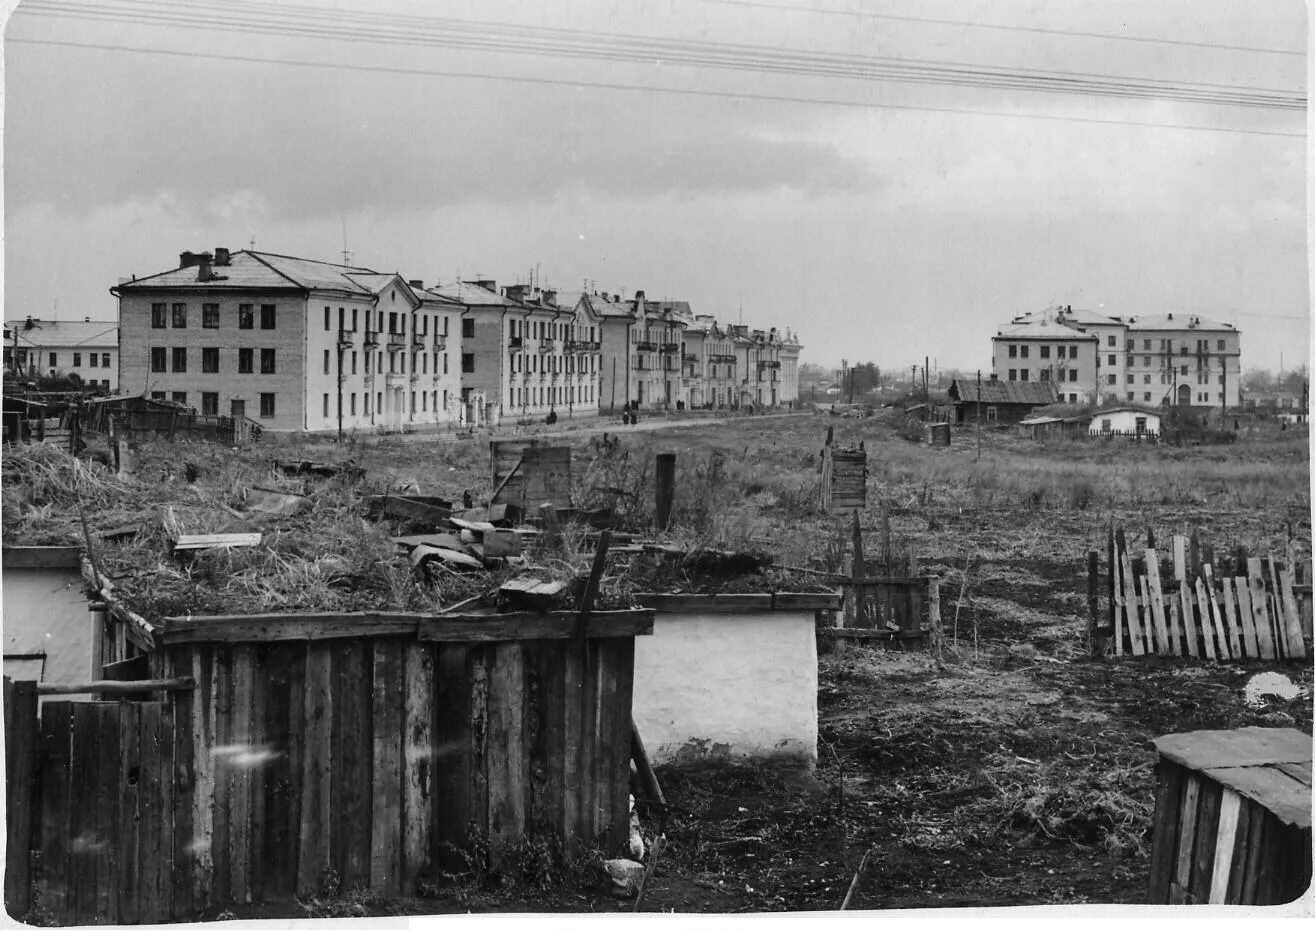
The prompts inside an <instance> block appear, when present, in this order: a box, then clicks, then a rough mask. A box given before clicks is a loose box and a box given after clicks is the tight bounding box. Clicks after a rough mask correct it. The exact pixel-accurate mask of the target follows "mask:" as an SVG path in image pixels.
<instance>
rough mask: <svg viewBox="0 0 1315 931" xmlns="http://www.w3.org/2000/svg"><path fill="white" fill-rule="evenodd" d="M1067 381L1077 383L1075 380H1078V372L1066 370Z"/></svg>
mask: <svg viewBox="0 0 1315 931" xmlns="http://www.w3.org/2000/svg"><path fill="white" fill-rule="evenodd" d="M1068 380H1069V381H1077V380H1078V370H1077V369H1069V370H1068Z"/></svg>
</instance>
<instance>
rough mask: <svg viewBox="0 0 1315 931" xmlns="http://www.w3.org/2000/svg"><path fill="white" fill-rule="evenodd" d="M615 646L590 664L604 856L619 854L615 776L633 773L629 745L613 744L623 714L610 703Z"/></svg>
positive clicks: (597, 812) (597, 813)
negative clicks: (619, 769) (616, 836)
mask: <svg viewBox="0 0 1315 931" xmlns="http://www.w3.org/2000/svg"><path fill="white" fill-rule="evenodd" d="M612 646H613V643H612V642H609V643H599V644H598V646H597V651H596V653H595V660H596V661H595V662H594V663H591V669H590V672H591V674H592V675H593V677H594V682H595V683H596V684H595V686H594V698H593V706H594V707H593V715H594V721H595V725H594V733H593V745H594V767H593V773H592V774H591V775H590V780H591V781H592V782H593V804H594V836H595V837H596V838H597V842H598V844H599V846H600V848H601V849H602V850H603V852H604V855H605V856H609V857H610V856H614V855H617V854H619V852H620V849H619V845H617V846H613V840H614V838H613V833H614V830H613V821H614V818H615V814H616V812H615V802H614V796H613V793H614V791H615V783H616V779H615V773H616V770H617V769H618V768H619V767H624V768H625V772H626V774H627V775H629V773H630V741H629V740H625V741H619V742H615V743H614V742H613V738H614V737H615V736H616V731H617V718H618V716H619V715H621V714H624V709H621V708H618V707H617V706H616V704H615V703H613V702H612V701H610V699H611V696H612V694H613V693H614V692H615V691H616V679H615V666H616V662H615V660H614V658H613V656H612V653H613V651H612Z"/></svg>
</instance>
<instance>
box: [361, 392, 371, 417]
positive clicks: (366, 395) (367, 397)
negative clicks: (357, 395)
mask: <svg viewBox="0 0 1315 931" xmlns="http://www.w3.org/2000/svg"><path fill="white" fill-rule="evenodd" d="M361 397H363V398H365V416H366V417H369V416H370V392H368V391H367V392H365V393H364V394H363V395H361Z"/></svg>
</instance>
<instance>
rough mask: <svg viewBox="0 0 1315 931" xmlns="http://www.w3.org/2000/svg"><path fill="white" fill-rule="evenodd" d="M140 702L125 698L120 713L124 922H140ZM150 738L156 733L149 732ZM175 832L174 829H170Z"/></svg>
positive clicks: (119, 848)
mask: <svg viewBox="0 0 1315 931" xmlns="http://www.w3.org/2000/svg"><path fill="white" fill-rule="evenodd" d="M140 709H141V705H140V704H139V703H135V702H125V703H124V704H123V705H122V706H121V711H120V715H119V746H120V751H121V752H120V753H119V771H118V772H117V773H116V774H115V784H116V785H117V787H118V795H119V799H118V803H119V813H118V826H119V829H118V832H117V837H116V839H115V844H114V847H115V851H114V862H115V865H116V866H117V868H118V875H117V876H116V878H115V883H114V891H115V894H116V895H117V896H118V903H117V906H116V909H117V914H118V921H119V923H121V924H125V925H135V924H138V923H140V922H141V911H140V908H139V906H140V895H139V894H140V891H141V870H140V861H139V858H140V855H141V850H140V847H141V842H142V838H141V823H140V819H141V809H140V806H139V798H138V796H139V794H140V791H141V778H140V772H141V770H140V764H141V757H142V748H141V736H142V734H141V711H140ZM146 736H147V739H148V740H149V739H153V738H154V735H152V734H147V735H146ZM169 833H170V835H172V832H169ZM145 840H146V843H147V844H148V845H150V844H154V843H157V842H158V840H159V838H156V837H147V838H146V839H145Z"/></svg>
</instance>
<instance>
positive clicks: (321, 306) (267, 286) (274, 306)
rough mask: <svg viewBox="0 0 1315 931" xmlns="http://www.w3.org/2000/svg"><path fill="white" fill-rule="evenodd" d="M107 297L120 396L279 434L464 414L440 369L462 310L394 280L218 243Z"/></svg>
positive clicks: (430, 421) (378, 427)
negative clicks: (111, 299) (113, 317)
mask: <svg viewBox="0 0 1315 931" xmlns="http://www.w3.org/2000/svg"><path fill="white" fill-rule="evenodd" d="M111 293H113V294H114V295H115V296H116V297H118V299H119V320H120V345H121V352H120V369H119V373H120V387H121V390H123V391H126V392H129V393H133V394H142V395H147V396H150V397H153V398H166V399H168V400H172V401H176V402H178V403H181V404H186V405H188V406H190V407H193V408H195V409H196V410H197V411H199V412H200V413H202V414H223V415H231V416H246V417H250V418H251V419H253V420H256V421H257V422H259V423H261V424H262V425H263V426H265V427H266V428H267V429H272V430H308V431H331V430H338V429H342V430H348V431H350V430H368V431H375V432H378V431H390V430H397V431H402V430H409V429H416V428H418V427H420V426H422V425H430V426H433V425H440V424H444V423H452V422H455V420H456V419H457V417H458V415H459V411H458V410H457V409H455V408H452V407H451V406H450V404H449V406H445V405H444V403H443V392H444V391H447V392H449V398H448V400H449V402H450V392H451V391H452V390H453V387H452V384H451V382H450V380H449V381H448V382H444V381H443V377H442V372H443V368H444V366H445V365H446V366H447V367H448V370H449V372H450V370H451V362H450V361H448V359H449V357H450V355H451V354H452V353H459V352H460V349H459V344H458V345H457V346H455V347H454V346H452V345H451V342H450V341H451V340H452V336H451V333H452V328H453V326H454V323H455V320H456V319H458V318H459V312H458V309H457V308H453V307H450V306H448V305H446V304H445V303H443V302H438V301H430V300H428V299H422V298H421V297H420V296H419V295H418V294H417V293H416V290H415V289H413V288H412V287H411V286H410V285H409V284H408V283H407V281H406V280H404V279H403V278H402V277H401V276H400V275H397V274H380V273H378V272H375V271H373V270H371V269H368V268H360V267H355V266H346V265H335V264H333V263H329V262H318V261H315V260H311V259H300V258H295V257H292V256H283V255H276V254H273V253H264V252H254V251H248V250H243V251H240V252H233V253H230V252H229V251H228V250H227V249H224V248H219V249H216V250H215V252H214V253H213V254H211V253H191V252H184V253H182V255H181V256H180V258H179V267H178V268H176V269H174V270H172V271H167V272H162V273H160V274H158V275H152V276H149V277H146V278H138V279H134V280H132V281H129V282H123V283H121V284H119V285H117V286H116V287H114V288H112V289H111ZM444 332H447V333H448V334H449V335H448V336H447V337H446V338H436V337H442V335H443V333H444Z"/></svg>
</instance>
